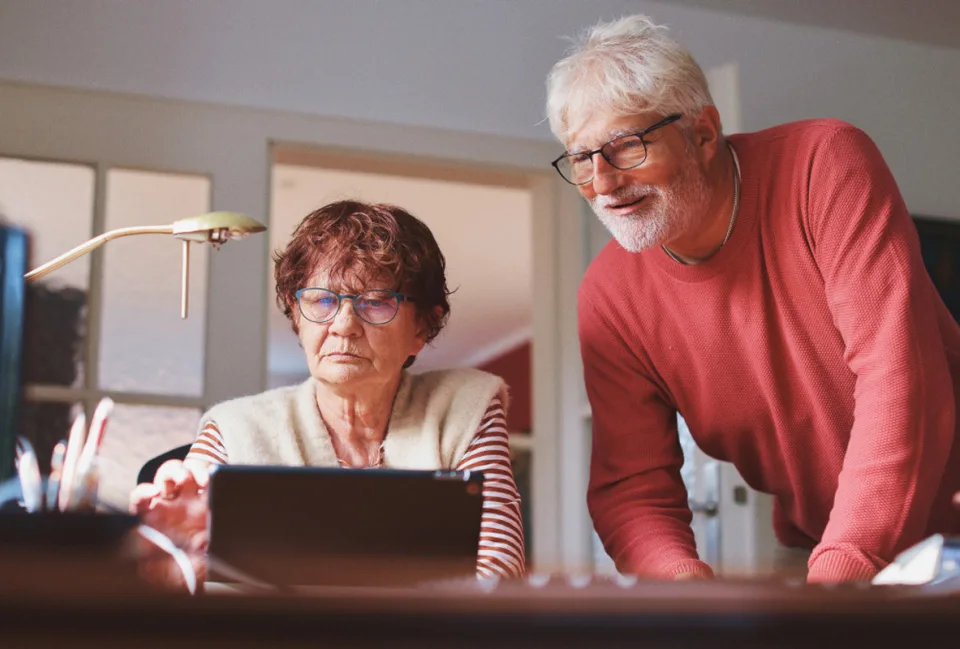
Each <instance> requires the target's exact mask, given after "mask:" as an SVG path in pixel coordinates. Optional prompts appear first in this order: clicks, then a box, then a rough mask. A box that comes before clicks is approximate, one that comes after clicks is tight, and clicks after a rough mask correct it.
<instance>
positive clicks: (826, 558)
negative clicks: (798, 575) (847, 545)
mask: <svg viewBox="0 0 960 649" xmlns="http://www.w3.org/2000/svg"><path fill="white" fill-rule="evenodd" d="M876 574H877V569H876V568H875V567H873V566H871V565H869V564H867V563H864V562H863V561H862V560H861V559H858V558H856V557H852V556H850V555H849V554H847V553H845V552H843V551H841V550H825V551H824V552H822V553H820V554H818V555H817V556H816V558H814V559H813V560H811V562H810V571H809V572H808V573H807V581H808V582H810V583H827V582H839V581H870V580H871V579H873V577H874V575H876Z"/></svg>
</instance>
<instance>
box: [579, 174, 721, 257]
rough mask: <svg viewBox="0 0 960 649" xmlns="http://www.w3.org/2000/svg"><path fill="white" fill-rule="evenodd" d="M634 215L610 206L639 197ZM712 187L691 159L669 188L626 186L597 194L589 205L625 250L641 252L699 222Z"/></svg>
mask: <svg viewBox="0 0 960 649" xmlns="http://www.w3.org/2000/svg"><path fill="white" fill-rule="evenodd" d="M641 196H645V197H646V198H644V200H643V202H642V203H641V204H640V205H638V206H637V208H636V211H635V212H634V213H633V214H629V215H627V216H619V215H617V214H613V213H612V212H611V211H610V210H609V209H608V207H609V206H610V205H620V204H623V203H629V202H631V201H635V200H639V198H640V197H641ZM709 204H710V190H709V189H708V187H707V181H706V178H705V177H704V175H703V173H702V172H701V171H700V168H699V167H698V166H697V165H696V164H695V163H694V162H692V161H691V162H688V163H687V164H685V165H684V166H683V168H682V171H681V173H680V176H678V177H677V179H676V180H675V181H674V183H673V184H672V185H670V186H668V187H658V186H656V185H627V186H626V187H623V188H622V189H621V190H619V191H618V192H617V193H614V194H609V195H606V196H594V197H593V199H592V200H591V201H590V207H591V208H592V209H593V212H594V214H596V215H597V218H599V219H600V222H601V223H603V225H604V226H605V227H606V228H607V230H609V231H610V234H612V235H613V238H614V239H616V240H617V243H619V244H620V245H621V246H622V247H623V248H624V250H627V251H629V252H640V251H642V250H647V249H648V248H653V247H655V246H659V245H663V244H664V243H665V242H667V241H670V240H671V239H673V238H675V237H676V236H678V235H679V234H680V233H682V232H684V231H685V230H687V228H688V227H690V226H693V225H694V224H696V223H697V222H698V221H699V219H700V218H701V217H702V216H703V215H704V214H706V212H707V209H708V206H709Z"/></svg>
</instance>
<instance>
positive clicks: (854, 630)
mask: <svg viewBox="0 0 960 649" xmlns="http://www.w3.org/2000/svg"><path fill="white" fill-rule="evenodd" d="M957 590H960V588H955V589H954V590H953V591H950V590H946V589H939V590H938V589H936V588H924V587H919V588H868V587H856V586H843V587H836V588H821V587H811V586H790V585H784V584H774V583H760V582H721V581H718V582H704V583H698V582H677V583H674V582H668V583H663V582H650V583H643V582H641V583H638V584H636V585H633V586H631V587H629V588H622V587H620V586H617V585H616V584H613V583H609V582H606V583H597V584H591V585H587V586H584V587H575V586H572V585H570V584H569V583H567V582H565V581H553V582H551V583H548V584H546V585H545V586H542V587H539V588H534V587H532V586H530V585H527V584H524V583H517V584H500V585H499V586H497V587H496V588H495V589H494V590H492V591H490V592H482V591H480V590H467V589H462V588H436V589H420V590H375V589H367V590H358V591H350V590H349V589H314V591H313V592H312V593H311V594H310V595H301V596H297V595H276V596H238V595H213V594H206V595H203V596H198V597H193V598H191V597H188V596H171V595H160V594H154V593H148V592H141V593H130V592H127V593H123V594H110V593H108V592H101V593H98V594H96V595H85V594H84V593H83V591H82V589H77V590H76V591H75V592H72V593H63V592H61V593H60V594H59V595H57V596H54V593H52V592H48V593H46V594H44V593H40V592H39V591H36V592H35V593H34V594H33V595H32V596H29V597H24V596H23V595H22V594H20V593H16V592H2V593H0V646H2V647H4V649H8V648H9V649H13V648H19V647H52V646H59V647H70V648H83V647H98V648H100V649H106V648H112V647H124V648H128V647H136V648H137V649H141V648H143V649H149V648H152V647H164V648H165V649H187V648H190V647H209V646H214V647H230V648H231V649H234V648H240V649H243V648H246V647H271V648H272V647H351V648H357V647H360V648H366V647H417V648H428V649H429V648H433V647H457V648H458V649H460V648H468V649H469V648H473V647H477V648H481V647H482V648H485V649H490V648H492V647H496V648H497V649H504V648H513V647H558V648H566V647H578V648H579V647H585V648H593V647H598V648H600V647H640V646H642V647H669V648H670V649H681V648H684V647H709V648H710V649H716V648H717V647H727V646H731V647H743V648H752V647H763V648H764V649H770V648H772V647H789V648H792V647H814V648H815V649H827V648H829V647H843V648H844V649H849V648H850V647H860V646H864V647H867V646H869V647H897V648H898V649H900V648H902V647H906V646H907V644H908V643H909V644H910V645H911V646H912V645H919V646H927V647H951V648H952V649H955V648H956V647H958V646H960V594H958V592H957Z"/></svg>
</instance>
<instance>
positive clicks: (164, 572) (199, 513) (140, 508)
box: [130, 460, 209, 589]
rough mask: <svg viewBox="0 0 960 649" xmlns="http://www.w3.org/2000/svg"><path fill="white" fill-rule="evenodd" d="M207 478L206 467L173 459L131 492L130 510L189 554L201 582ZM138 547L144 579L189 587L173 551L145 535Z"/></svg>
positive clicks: (205, 541) (167, 584)
mask: <svg viewBox="0 0 960 649" xmlns="http://www.w3.org/2000/svg"><path fill="white" fill-rule="evenodd" d="M208 482H209V473H208V472H207V470H206V468H205V467H202V466H199V465H196V464H191V463H184V462H181V461H179V460H170V461H168V462H165V463H164V464H163V465H162V466H161V467H160V468H159V469H158V470H157V475H156V478H155V479H154V482H153V483H152V484H141V485H137V487H136V489H134V490H133V492H132V493H131V494H130V511H131V512H132V513H134V514H137V515H138V516H140V518H141V520H142V521H143V523H144V524H145V525H147V526H149V527H152V528H154V529H156V530H157V531H159V532H162V533H163V534H165V535H167V536H168V537H169V538H170V540H171V541H173V543H174V545H176V546H177V547H178V548H180V549H181V550H183V551H184V552H185V553H186V554H187V556H188V557H189V558H190V563H191V565H192V566H193V569H194V571H195V572H196V573H197V581H198V582H202V581H203V579H204V577H205V575H206V562H205V554H206V551H207V544H208V541H209V534H208V530H207V496H206V491H205V489H206V486H207V484H208ZM139 549H140V551H141V552H140V575H141V576H142V577H143V578H144V579H146V580H147V581H149V582H150V583H153V584H157V585H160V586H164V587H168V588H175V589H183V588H185V587H186V583H185V581H184V579H183V576H182V573H181V572H180V569H179V567H178V566H177V565H176V563H175V562H174V560H173V558H172V557H170V555H168V554H167V553H166V552H164V551H163V550H161V549H160V548H158V547H156V546H155V545H154V544H153V543H151V542H149V541H147V540H146V539H141V542H140V548H139Z"/></svg>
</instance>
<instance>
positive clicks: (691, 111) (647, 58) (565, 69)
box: [547, 15, 713, 141]
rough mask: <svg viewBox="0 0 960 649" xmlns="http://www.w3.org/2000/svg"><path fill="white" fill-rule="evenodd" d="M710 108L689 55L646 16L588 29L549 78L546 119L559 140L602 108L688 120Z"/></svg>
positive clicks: (701, 78)
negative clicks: (681, 116)
mask: <svg viewBox="0 0 960 649" xmlns="http://www.w3.org/2000/svg"><path fill="white" fill-rule="evenodd" d="M712 105H713V98H712V97H711V96H710V89H709V88H708V87H707V79H706V77H705V76H704V74H703V70H702V69H701V68H700V66H699V65H698V64H697V62H696V60H694V58H693V55H692V54H691V53H690V51H689V50H688V49H687V48H685V47H684V46H682V45H680V44H679V43H677V42H676V41H674V40H673V39H671V38H670V37H669V36H667V28H666V27H664V26H662V25H657V24H655V23H654V22H653V21H651V20H650V19H649V18H648V17H646V16H643V15H636V16H628V17H626V18H621V19H619V20H615V21H613V22H608V23H600V24H598V25H596V26H595V27H593V28H592V29H589V30H587V31H586V32H585V33H584V34H583V35H582V36H581V37H580V39H579V41H578V42H575V43H574V46H573V47H572V48H571V49H570V50H569V51H568V52H567V55H566V56H565V57H564V58H563V59H562V60H560V61H559V62H558V63H557V64H556V65H554V66H553V69H552V70H551V71H550V75H549V76H548V77H547V118H548V119H549V121H550V130H552V131H553V134H554V135H556V136H557V138H559V139H560V140H561V141H563V140H565V139H566V137H567V135H568V134H569V133H570V131H571V130H573V129H576V128H578V127H580V126H582V124H583V123H584V122H585V121H586V120H587V119H588V118H589V117H590V114H591V113H593V112H594V111H596V110H598V109H602V110H604V111H611V112H613V113H614V114H617V115H623V116H626V115H634V114H637V113H640V112H644V111H652V112H656V113H660V114H662V115H668V114H671V113H681V114H683V115H684V117H685V118H686V119H685V120H683V121H687V120H688V119H690V118H695V117H697V116H698V115H699V114H700V112H701V111H702V110H703V109H704V107H706V106H712ZM683 121H682V122H681V124H682V123H683Z"/></svg>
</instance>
